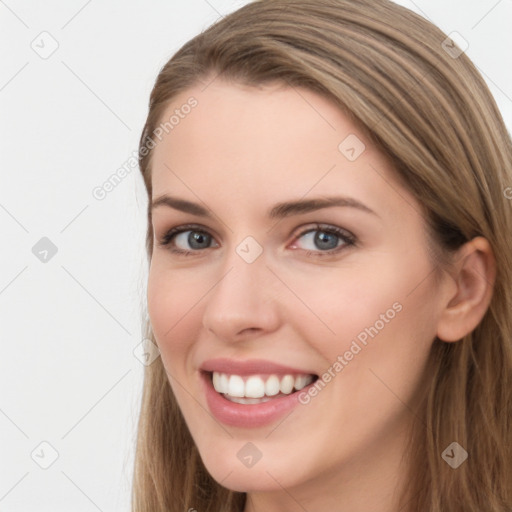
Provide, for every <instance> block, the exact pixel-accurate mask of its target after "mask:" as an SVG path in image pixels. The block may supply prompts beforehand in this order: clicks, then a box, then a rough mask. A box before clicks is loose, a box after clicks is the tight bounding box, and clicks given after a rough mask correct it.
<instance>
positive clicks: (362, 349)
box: [148, 79, 441, 495]
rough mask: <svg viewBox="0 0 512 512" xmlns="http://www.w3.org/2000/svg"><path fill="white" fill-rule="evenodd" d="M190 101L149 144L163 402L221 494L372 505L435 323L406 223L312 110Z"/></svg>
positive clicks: (402, 205) (371, 159) (335, 126)
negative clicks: (307, 493)
mask: <svg viewBox="0 0 512 512" xmlns="http://www.w3.org/2000/svg"><path fill="white" fill-rule="evenodd" d="M203 88H204V86H197V87H193V88H190V89H189V90H187V91H186V92H184V93H182V94H180V95H179V96H177V97H176V98H175V99H174V100H173V102H172V105H170V106H169V108H168V109H167V111H166V113H165V116H164V118H163V119H162V122H166V121H168V120H169V119H170V118H171V116H173V115H174V116H175V118H174V119H173V120H172V122H171V123H170V124H169V123H168V124H167V128H166V130H167V132H168V133H165V131H166V130H163V136H161V139H162V140H161V141H159V140H158V138H157V137H153V140H154V141H155V142H157V145H156V147H155V149H154V150H153V157H152V158H153V160H152V186H153V192H152V193H153V196H152V201H153V202H154V203H156V202H157V201H159V200H160V201H159V202H158V205H155V206H154V209H153V219H152V222H153V228H154V235H155V236H154V238H155V241H154V246H153V256H152V261H151V267H150V272H149V283H148V307H149V315H150V320H151V325H152V328H153V331H154V334H155V338H156V341H157V343H158V346H159V349H160V353H161V357H162V361H163V364H164V366H165V369H166V371H167V373H168V377H169V381H170V385H171V387H172V390H173V392H174V394H175V395H176V398H177V400H178V403H179V406H180V408H181V410H182V412H183V416H184V418H185V421H186V423H187V425H188V428H189V429H190V432H191V434H192V437H193V438H194V441H195V443H196V444H197V447H198V449H199V452H200V455H201V458H202V460H203V462H204V464H205V465H206V468H207V469H208V471H209V472H210V473H211V475H212V476H213V477H214V478H215V479H216V480H217V481H218V482H220V483H221V484H222V485H223V486H225V487H228V488H231V489H234V490H239V491H281V490H282V489H283V488H284V489H287V492H289V493H292V491H291V490H292V489H295V493H296V495H298V493H299V492H301V491H299V489H302V490H304V489H306V488H307V486H308V485H317V486H321V485H328V484H329V482H330V481H331V482H332V481H333V480H332V479H336V482H338V483H339V482H341V481H344V482H357V481H359V482H360V481H361V479H362V478H363V477H370V476H371V478H373V481H372V482H373V483H372V485H370V486H369V487H368V492H369V493H371V491H372V488H374V487H372V486H378V485H379V484H378V482H383V481H390V482H391V481H396V475H397V471H398V464H399V459H400V457H401V455H402V450H403V447H404V439H405V438H404V435H405V432H406V428H407V427H408V426H409V425H410V423H411V421H412V420H413V419H414V418H415V410H416V406H417V403H416V401H415V393H416V392H417V390H418V385H419V383H420V378H421V376H422V375H421V374H422V370H423V368H424V365H425V363H426V359H427V355H428V353H429V349H430V347H431V345H432V343H433V340H434V337H435V335H436V322H437V319H438V317H439V315H440V311H441V304H440V302H441V301H439V300H438V299H439V297H440V293H441V289H440V286H441V285H439V284H436V283H435V281H434V274H433V266H432V264H431V263H430V260H429V252H428V248H427V239H426V233H425V225H424V221H423V219H422V216H421V214H420V206H419V205H418V203H417V202H416V201H415V199H414V198H413V197H412V196H411V194H410V193H408V191H407V190H405V189H404V188H403V187H401V186H400V184H399V183H398V182H397V180H396V178H395V176H394V174H393V169H392V166H391V164H390V163H389V162H388V161H387V160H386V159H385V158H384V157H383V155H382V154H380V153H379V152H378V151H377V149H376V148H375V147H374V146H373V145H372V143H371V142H370V140H368V139H367V138H366V137H365V136H364V135H363V134H362V133H361V132H360V131H359V130H358V129H357V128H356V127H355V126H354V125H353V124H352V123H351V122H350V121H349V120H348V118H347V117H346V116H344V115H343V114H342V113H341V112H340V110H338V109H337V108H336V106H335V105H333V104H331V103H330V102H329V101H328V100H327V99H325V98H323V97H321V96H319V95H317V94H315V93H313V92H310V91H308V90H304V89H294V88H288V87H283V86H281V87H280V88H279V87H276V86H273V87H268V86H267V87H264V88H250V87H243V86H239V85H235V84H228V83H226V82H223V81H221V80H219V79H217V80H215V81H213V83H211V84H210V85H209V86H208V87H207V88H206V89H204V90H203ZM191 97H193V98H194V99H193V100H191V99H190V98H191ZM192 104H193V105H194V106H193V107H191V108H188V107H184V105H192ZM176 111H177V112H176ZM176 116H177V117H176ZM178 118H179V121H177V119H178ZM170 127H171V128H170ZM161 132H162V130H160V132H158V134H160V133H161ZM165 196H169V198H168V199H167V200H164V199H163V198H165ZM170 198H172V200H171V199H170ZM329 201H331V204H330V205H329V204H328V202H329ZM172 228H179V229H180V233H178V234H174V235H173V234H172V233H171V234H169V231H170V230H171V229H172ZM166 235H168V236H167V239H166V241H167V242H168V243H167V245H163V242H164V241H165V240H164V239H165V237H166ZM176 251H179V252H176ZM212 375H213V378H214V380H215V385H216V386H217V389H218V390H219V391H220V392H217V391H215V389H214V387H213V384H212V382H211V381H212ZM317 378H319V379H318V380H316V381H315V380H314V381H313V382H311V381H312V379H317ZM303 386H304V387H303ZM297 388H298V389H299V391H293V390H294V389H297ZM263 393H265V395H264V396H263V397H261V395H262V394H263ZM226 394H229V395H230V396H228V397H227V396H225V395H226ZM244 397H246V398H245V399H244ZM247 397H250V398H247ZM258 397H260V398H258ZM244 402H245V403H244ZM252 402H255V403H252ZM341 478H343V479H345V480H340V479H341ZM320 482H321V483H320Z"/></svg>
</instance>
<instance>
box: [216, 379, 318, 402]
mask: <svg viewBox="0 0 512 512" xmlns="http://www.w3.org/2000/svg"><path fill="white" fill-rule="evenodd" d="M206 373H207V374H208V378H209V379H210V381H211V383H212V385H213V388H214V389H215V391H216V392H217V393H219V394H220V395H222V396H223V397H224V398H225V399H226V400H229V401H230V402H235V403H238V404H248V405H249V404H261V403H264V402H268V401H270V400H274V399H276V398H279V397H283V396H287V395H291V394H293V393H296V392H298V391H300V390H302V389H304V388H305V387H306V386H308V385H310V384H311V383H314V382H316V380H318V375H314V374H294V375H293V374H284V375H278V374H254V375H244V376H241V375H236V374H227V373H222V372H216V371H213V372H206Z"/></svg>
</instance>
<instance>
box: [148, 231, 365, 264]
mask: <svg viewBox="0 0 512 512" xmlns="http://www.w3.org/2000/svg"><path fill="white" fill-rule="evenodd" d="M187 231H193V232H197V233H202V234H206V235H208V236H212V235H211V234H210V233H209V232H208V231H207V230H205V229H204V228H202V227H201V226H199V225H197V224H185V225H182V226H178V227H175V228H171V229H170V230H169V231H167V232H166V233H165V234H164V236H163V237H162V238H161V239H160V240H159V241H158V244H159V245H160V246H161V247H166V246H168V247H169V250H170V251H171V252H172V253H174V254H179V255H181V256H190V255H193V256H195V255H197V254H198V253H200V252H202V251H203V250H206V249H198V250H195V251H184V250H182V249H176V248H175V247H172V246H171V243H172V241H173V240H174V238H175V236H177V235H179V234H181V233H185V232H187ZM314 231H321V232H322V233H328V234H333V235H337V236H338V237H339V238H340V239H341V240H342V241H343V244H342V245H341V246H339V247H336V248H334V249H329V250H327V251H320V250H319V251H311V250H307V249H302V250H305V251H306V253H307V254H308V256H309V255H313V257H320V258H321V257H324V256H332V255H334V254H336V253H338V252H340V251H342V250H343V249H346V248H347V247H351V246H355V245H356V237H355V236H354V235H352V234H351V233H349V232H348V231H346V230H344V229H341V228H338V227H336V226H330V225H325V224H324V225H322V224H315V227H314V228H309V229H306V230H304V231H302V232H300V233H299V234H298V235H297V236H296V239H299V238H301V237H303V236H304V235H306V234H308V233H311V232H314ZM207 249H210V248H209V247H208V248H207Z"/></svg>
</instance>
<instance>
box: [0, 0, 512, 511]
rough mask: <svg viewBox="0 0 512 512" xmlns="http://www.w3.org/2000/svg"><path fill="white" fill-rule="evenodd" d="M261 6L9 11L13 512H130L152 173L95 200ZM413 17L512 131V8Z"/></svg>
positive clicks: (6, 413) (4, 135) (1, 425)
mask: <svg viewBox="0 0 512 512" xmlns="http://www.w3.org/2000/svg"><path fill="white" fill-rule="evenodd" d="M246 3H248V2H247V1H239V2H233V1H229V0H208V1H206V0H186V1H185V0H182V1H175V0H169V1H167V2H166V1H163V0H151V1H145V2H143V1H142V0H137V1H133V0H132V1H124V2H122V1H121V0H107V1H102V2H100V1H98V0H96V1H94V0H89V1H86V0H72V1H67V2H64V1H62V0H61V1H58V0H53V1H46V2H36V1H34V0H32V1H25V2H22V1H18V0H5V1H3V0H0V41H1V44H0V52H1V63H2V65H1V66H0V109H1V110H0V114H1V115H0V127H1V136H0V141H1V142H0V155H1V161H0V173H1V178H0V232H1V234H2V237H1V242H0V243H1V244H2V250H1V252H0V343H1V357H0V510H1V511H2V512H31V511H37V512H45V511H52V512H58V511H69V510H73V511H74V512H81V511H84V512H93V511H97V510H100V511H104V512H106V511H125V512H128V510H129V500H130V485H131V477H132V463H133V449H134V444H133V443H134V435H135V426H136V421H137V413H138V405H139V400H140V392H141V385H142V375H143V368H144V366H143V365H142V364H141V363H140V362H139V360H138V359H137V358H136V356H135V355H134V352H133V351H134V350H135V349H136V347H137V346H138V345H139V344H140V342H141V332H142V331H141V311H142V309H143V304H144V302H145V279H146V268H147V267H146V263H145V253H144V236H145V228H146V225H145V221H146V204H147V203H146V198H145V192H144V188H143V183H142V179H141V177H140V176H139V171H138V169H137V168H136V167H133V168H132V171H131V172H130V173H129V174H128V175H127V176H126V178H125V179H124V180H123V181H122V182H121V183H120V184H119V185H118V186H117V187H116V188H115V189H114V190H113V191H111V192H110V193H109V194H108V195H107V196H106V197H105V198H104V199H103V200H98V199H95V198H94V197H93V195H92V190H93V189H94V188H95V187H97V186H101V185H102V184H103V183H104V182H105V181H106V180H107V179H108V178H109V177H110V175H111V174H113V173H114V172H115V171H116V170H117V169H118V168H119V167H121V166H122V165H123V164H125V163H126V162H127V161H128V160H129V158H130V157H131V156H133V155H134V154H135V152H136V151H137V147H138V141H139V137H140V133H141V130H142V127H143V124H144V121H145V117H146V114H147V105H148V100H149V94H150V91H151V88H152V86H153V82H154V80H155V78H156V75H157V73H158V71H159V69H160V68H161V66H162V65H163V64H164V63H165V62H166V61H167V60H168V58H169V57H170V56H171V55H172V54H173V53H174V52H175V51H176V50H178V48H179V47H180V46H181V45H182V44H183V43H185V42H186V41H187V40H188V39H190V38H191V37H192V36H194V35H196V34H197V33H198V32H199V31H201V30H203V29H204V28H206V27H207V26H208V25H210V24H211V23H212V22H214V21H215V20H216V19H217V18H218V17H219V16H220V15H225V14H227V13H229V12H230V11H233V10H235V9H236V8H238V7H240V6H241V5H244V4H246ZM399 3H401V4H402V5H405V6H406V7H409V8H410V9H412V10H414V11H416V12H419V13H420V14H422V15H424V16H426V17H427V18H429V19H430V20H431V21H432V22H433V23H435V24H436V25H438V26H439V27H440V28H441V29H442V30H443V31H444V32H445V33H447V34H448V33H450V32H452V31H457V32H458V33H459V34H461V35H462V36H463V37H464V39H466V40H467V42H468V43H469V48H468V49H467V52H466V53H467V54H468V55H469V56H470V58H471V59H472V60H473V61H474V62H475V64H476V65H477V66H478V68H479V69H480V70H481V71H482V72H483V73H484V77H485V79H486V81H487V83H488V85H489V87H490V89H491V91H492V93H493V95H494V97H495V98H496V100H497V102H498V105H499V107H500V109H501V111H502V113H503V115H504V118H505V121H506V123H507V126H508V127H509V130H510V127H511V126H512V100H511V98H512V75H511V70H512V66H511V62H510V57H509V56H510V49H511V47H512V44H511V43H512V34H511V30H510V20H511V19H512V2H511V1H510V0H500V1H497V0H473V1H462V0H458V1H451V2H449V1H447V0H416V1H415V2H414V3H413V2H411V1H408V0H403V1H400V2H399ZM447 4H448V5H447ZM44 31H46V32H48V33H49V34H50V35H51V36H48V35H43V36H40V34H41V32H44ZM42 38H46V39H42ZM52 40H54V41H56V43H55V42H53V43H52ZM57 43H58V48H57V50H56V51H55V52H54V53H53V54H52V55H51V56H49V57H48V58H46V59H44V58H41V57H40V56H39V54H38V53H36V51H35V50H34V49H33V48H32V47H31V45H32V46H36V47H37V45H38V46H39V51H43V50H44V48H45V49H46V51H48V49H50V48H51V44H54V45H55V44H57ZM43 47H44V48H43ZM43 237H47V238H49V239H50V240H51V242H52V243H53V244H54V245H55V246H56V248H57V253H56V254H55V255H54V256H53V257H51V258H49V259H48V261H47V262H42V261H40V259H38V258H37V257H36V256H35V255H34V253H33V251H32V248H33V247H34V245H35V244H36V243H37V242H38V241H39V240H40V239H41V238H43ZM42 442H46V443H49V445H48V444H43V445H41V443H42ZM50 445H51V447H50ZM53 450H55V451H56V452H57V453H58V457H57V458H56V460H55V461H54V462H53V463H52V464H51V465H50V466H49V467H48V468H47V469H43V468H42V467H41V465H45V464H46V465H48V464H49V463H50V462H51V461H52V460H53V459H52V453H53Z"/></svg>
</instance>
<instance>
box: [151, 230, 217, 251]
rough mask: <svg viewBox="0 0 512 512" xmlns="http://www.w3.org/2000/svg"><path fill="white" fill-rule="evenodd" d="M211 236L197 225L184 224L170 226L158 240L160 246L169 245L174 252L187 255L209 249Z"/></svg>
mask: <svg viewBox="0 0 512 512" xmlns="http://www.w3.org/2000/svg"><path fill="white" fill-rule="evenodd" d="M213 240H214V239H213V236H212V235H210V233H208V232H207V231H205V230H203V229H201V227H200V226H197V225H184V226H179V227H176V228H172V229H170V230H169V231H167V233H165V235H164V236H163V237H162V239H161V240H160V241H159V245H161V246H169V250H170V251H171V252H173V253H176V254H183V255H189V254H191V253H198V252H200V251H201V250H204V249H209V248H210V244H211V242H212V241H213Z"/></svg>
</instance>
